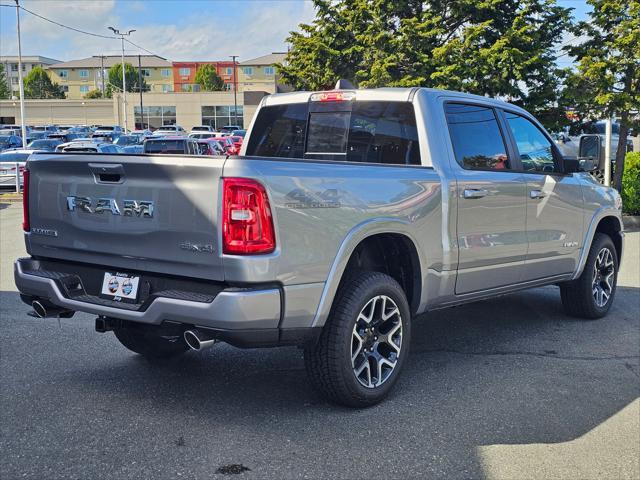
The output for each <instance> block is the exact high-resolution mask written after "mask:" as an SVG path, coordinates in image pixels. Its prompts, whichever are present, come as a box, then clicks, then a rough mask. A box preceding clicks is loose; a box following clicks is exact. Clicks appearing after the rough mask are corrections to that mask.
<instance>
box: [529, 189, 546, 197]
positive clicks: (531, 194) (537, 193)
mask: <svg viewBox="0 0 640 480" xmlns="http://www.w3.org/2000/svg"><path fill="white" fill-rule="evenodd" d="M546 196H547V194H546V193H544V192H543V191H542V190H531V191H530V192H529V197H531V198H544V197H546Z"/></svg>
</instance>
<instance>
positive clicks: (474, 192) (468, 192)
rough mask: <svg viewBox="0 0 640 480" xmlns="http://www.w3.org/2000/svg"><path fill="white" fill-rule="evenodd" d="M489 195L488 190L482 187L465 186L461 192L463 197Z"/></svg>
mask: <svg viewBox="0 0 640 480" xmlns="http://www.w3.org/2000/svg"><path fill="white" fill-rule="evenodd" d="M487 195H489V192H488V191H487V190H484V189H475V188H465V189H464V192H463V195H462V196H463V197H464V198H482V197H486V196H487Z"/></svg>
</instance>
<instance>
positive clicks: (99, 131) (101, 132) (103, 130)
mask: <svg viewBox="0 0 640 480" xmlns="http://www.w3.org/2000/svg"><path fill="white" fill-rule="evenodd" d="M123 133H124V132H123V131H122V128H121V127H120V126H118V125H100V126H98V128H96V129H95V130H94V131H93V134H92V135H91V136H92V137H101V136H107V135H108V136H109V137H110V138H112V139H114V140H115V139H116V138H118V137H119V136H120V135H122V134H123Z"/></svg>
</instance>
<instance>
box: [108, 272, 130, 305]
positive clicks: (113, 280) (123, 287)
mask: <svg viewBox="0 0 640 480" xmlns="http://www.w3.org/2000/svg"><path fill="white" fill-rule="evenodd" d="M139 283H140V277H136V276H134V275H129V274H128V273H121V272H116V273H111V272H105V273H104V278H103V279H102V291H101V292H100V293H101V296H102V297H106V298H109V299H111V300H116V301H118V302H120V301H125V302H126V301H128V302H132V301H133V302H135V300H136V298H137V296H138V284H139Z"/></svg>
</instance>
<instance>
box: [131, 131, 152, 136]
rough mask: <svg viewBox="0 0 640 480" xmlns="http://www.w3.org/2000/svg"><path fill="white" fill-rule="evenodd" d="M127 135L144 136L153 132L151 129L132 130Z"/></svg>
mask: <svg viewBox="0 0 640 480" xmlns="http://www.w3.org/2000/svg"><path fill="white" fill-rule="evenodd" d="M129 135H137V136H139V137H143V138H145V137H150V136H152V135H153V132H152V131H151V130H134V131H132V132H131V133H130V134H129Z"/></svg>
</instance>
